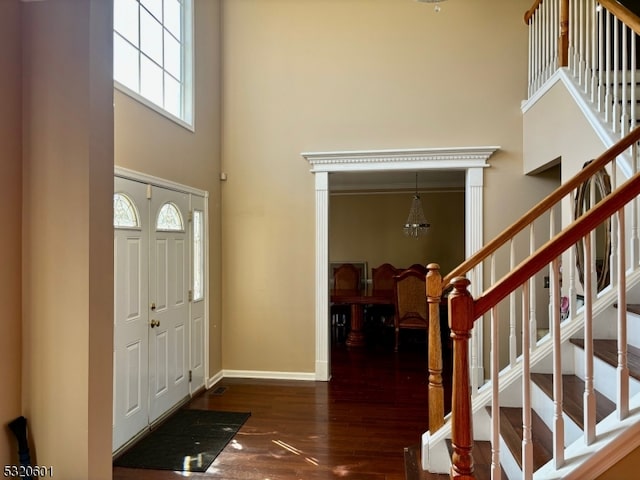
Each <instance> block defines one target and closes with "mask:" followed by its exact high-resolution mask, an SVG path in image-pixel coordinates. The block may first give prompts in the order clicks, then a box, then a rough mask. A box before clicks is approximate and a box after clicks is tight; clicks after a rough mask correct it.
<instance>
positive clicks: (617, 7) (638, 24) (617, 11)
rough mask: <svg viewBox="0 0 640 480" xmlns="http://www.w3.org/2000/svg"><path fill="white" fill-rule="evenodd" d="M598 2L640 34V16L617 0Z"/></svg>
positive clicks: (600, 0) (599, 0)
mask: <svg viewBox="0 0 640 480" xmlns="http://www.w3.org/2000/svg"><path fill="white" fill-rule="evenodd" d="M598 3H600V5H602V6H603V7H604V8H606V9H607V10H608V11H610V12H611V13H613V14H614V15H615V16H616V17H617V18H618V19H619V20H620V21H621V22H622V23H624V24H625V25H626V26H627V27H629V28H630V29H631V30H633V31H634V32H636V33H637V34H638V35H640V17H638V15H636V14H635V13H633V12H632V11H631V10H629V9H628V8H627V7H625V6H624V5H622V4H620V3H618V2H616V1H615V0H598Z"/></svg>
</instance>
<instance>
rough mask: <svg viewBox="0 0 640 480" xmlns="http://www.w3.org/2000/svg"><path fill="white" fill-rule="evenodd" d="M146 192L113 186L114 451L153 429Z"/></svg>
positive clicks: (123, 183) (138, 186)
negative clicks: (150, 414)
mask: <svg viewBox="0 0 640 480" xmlns="http://www.w3.org/2000/svg"><path fill="white" fill-rule="evenodd" d="M146 190H147V186H146V185H144V184H142V183H139V182H134V181H132V180H127V179H123V178H119V177H116V178H115V180H114V192H115V194H114V235H113V237H114V239H113V240H114V245H113V248H114V258H115V263H114V294H115V295H114V345H113V451H115V450H117V449H118V448H120V447H121V446H122V445H124V444H125V443H126V442H127V441H128V440H130V439H131V438H133V437H134V436H135V435H136V434H138V433H139V432H141V431H142V430H144V429H145V428H146V427H147V426H148V424H149V409H148V406H149V398H148V397H149V396H148V390H149V380H148V379H149V372H148V365H149V326H148V322H149V300H148V289H147V282H148V258H149V233H148V232H149V225H148V223H149V213H148V200H147V198H146Z"/></svg>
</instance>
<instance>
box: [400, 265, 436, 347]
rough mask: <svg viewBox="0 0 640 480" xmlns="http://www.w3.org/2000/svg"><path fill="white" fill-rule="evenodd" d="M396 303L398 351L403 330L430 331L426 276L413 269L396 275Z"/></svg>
mask: <svg viewBox="0 0 640 480" xmlns="http://www.w3.org/2000/svg"><path fill="white" fill-rule="evenodd" d="M394 303H395V310H396V313H395V319H394V326H395V330H396V332H395V333H396V343H395V350H396V351H397V350H398V342H399V336H400V329H401V328H413V329H424V330H427V329H428V326H429V314H428V311H429V310H428V305H427V293H426V278H425V275H423V274H422V273H421V272H419V271H417V270H414V269H411V268H409V269H407V270H404V271H402V272H401V273H400V274H399V275H396V277H395V296H394Z"/></svg>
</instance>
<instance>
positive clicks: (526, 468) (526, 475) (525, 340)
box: [522, 280, 535, 480]
mask: <svg viewBox="0 0 640 480" xmlns="http://www.w3.org/2000/svg"><path fill="white" fill-rule="evenodd" d="M529 301H530V300H529V280H527V281H526V282H525V283H524V285H523V286H522V318H523V319H525V318H527V314H528V313H529ZM532 336H535V332H531V331H529V329H528V328H527V324H526V322H523V327H522V478H523V480H531V479H532V478H533V439H532V434H531V338H530V337H532Z"/></svg>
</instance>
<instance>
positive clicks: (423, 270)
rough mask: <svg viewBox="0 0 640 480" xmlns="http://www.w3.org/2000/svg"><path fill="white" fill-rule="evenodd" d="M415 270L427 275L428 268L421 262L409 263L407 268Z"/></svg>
mask: <svg viewBox="0 0 640 480" xmlns="http://www.w3.org/2000/svg"><path fill="white" fill-rule="evenodd" d="M409 269H410V270H416V271H418V272H420V273H422V274H423V275H425V276H426V275H427V273H429V270H428V269H427V266H426V265H423V264H421V263H414V264H413V265H411V266H410V267H409V268H408V270H409Z"/></svg>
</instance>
